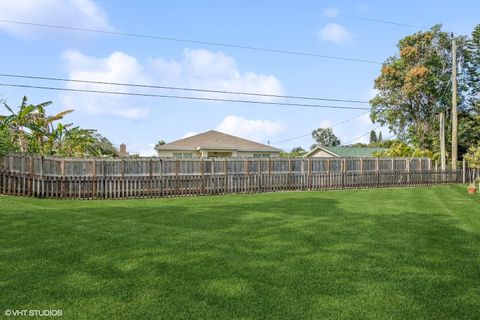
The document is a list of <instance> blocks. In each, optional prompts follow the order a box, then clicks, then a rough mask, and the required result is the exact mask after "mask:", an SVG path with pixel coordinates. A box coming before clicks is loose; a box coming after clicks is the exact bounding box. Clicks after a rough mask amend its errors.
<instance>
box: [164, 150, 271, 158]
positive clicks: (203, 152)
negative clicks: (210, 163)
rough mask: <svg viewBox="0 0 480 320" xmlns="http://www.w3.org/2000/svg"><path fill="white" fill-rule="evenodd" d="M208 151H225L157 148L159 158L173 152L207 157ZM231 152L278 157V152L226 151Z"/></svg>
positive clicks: (239, 155)
mask: <svg viewBox="0 0 480 320" xmlns="http://www.w3.org/2000/svg"><path fill="white" fill-rule="evenodd" d="M208 152H225V150H201V151H197V150H187V151H185V150H178V151H176V150H175V151H174V150H157V154H158V156H159V157H160V158H174V157H175V155H174V154H175V153H191V154H192V158H207V157H208ZM228 152H232V157H234V158H235V157H239V158H254V157H255V154H268V155H269V156H270V157H278V156H279V153H278V152H260V151H259V152H250V151H248V152H247V151H236V150H232V151H228Z"/></svg>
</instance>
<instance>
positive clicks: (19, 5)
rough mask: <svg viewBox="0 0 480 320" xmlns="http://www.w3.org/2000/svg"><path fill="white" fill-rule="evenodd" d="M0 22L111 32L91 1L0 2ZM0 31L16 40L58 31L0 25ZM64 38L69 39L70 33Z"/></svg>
mask: <svg viewBox="0 0 480 320" xmlns="http://www.w3.org/2000/svg"><path fill="white" fill-rule="evenodd" d="M0 8H1V10H0V19H4V20H18V21H28V22H33V23H43V24H55V25H66V26H72V27H76V28H87V29H100V30H113V29H114V28H113V27H112V26H111V25H110V22H109V19H108V15H107V13H106V12H105V11H104V10H103V9H102V8H101V7H100V6H99V5H98V4H97V3H96V2H95V1H93V0H34V1H32V0H14V1H12V0H0ZM0 29H2V30H4V31H6V32H8V33H10V34H13V35H15V36H18V37H28V38H29V37H41V36H52V33H54V34H56V35H58V34H59V33H62V31H59V30H55V31H53V29H48V28H37V27H32V26H26V25H21V24H9V23H1V24H0ZM66 32H68V35H69V36H71V35H72V34H75V33H72V32H71V31H65V32H63V33H66Z"/></svg>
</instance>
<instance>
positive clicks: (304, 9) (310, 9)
mask: <svg viewBox="0 0 480 320" xmlns="http://www.w3.org/2000/svg"><path fill="white" fill-rule="evenodd" d="M247 2H250V3H252V2H251V1H247ZM253 3H255V4H261V5H267V6H273V7H283V8H287V9H294V10H301V11H306V12H309V13H313V14H317V12H314V11H315V10H314V9H312V8H304V7H297V6H290V5H284V4H279V3H272V2H267V1H255V2H253ZM336 16H339V17H344V18H348V19H354V20H361V21H367V22H373V23H379V24H387V25H393V26H397V27H404V28H411V29H420V30H429V29H430V27H426V26H420V25H414V24H409V23H405V22H399V21H391V20H384V19H377V18H371V17H364V16H357V15H348V14H343V13H341V12H338V13H337V14H336ZM336 16H334V17H336ZM334 17H333V18H334Z"/></svg>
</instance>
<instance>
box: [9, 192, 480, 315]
mask: <svg viewBox="0 0 480 320" xmlns="http://www.w3.org/2000/svg"><path fill="white" fill-rule="evenodd" d="M155 203H156V202H147V203H146V204H144V205H140V204H138V205H135V207H132V206H131V204H132V203H131V202H125V205H122V203H121V202H119V204H118V206H117V205H115V206H112V207H109V208H89V209H88V210H85V209H84V208H74V207H73V208H71V209H69V210H68V212H65V211H64V212H62V211H58V212H57V211H55V212H51V213H46V214H43V215H42V219H38V218H37V217H34V216H32V215H27V216H25V218H24V219H25V221H27V222H28V223H25V224H19V225H16V226H15V227H14V228H10V229H7V228H3V229H1V230H2V231H5V232H6V233H4V234H3V235H2V236H0V239H5V240H8V247H5V248H2V249H1V251H0V258H1V259H2V261H3V262H2V263H1V264H0V266H1V269H0V271H2V274H3V275H4V276H0V279H1V280H0V289H1V291H2V292H4V293H2V294H1V295H0V297H2V300H4V301H5V302H6V303H8V304H9V305H12V306H14V307H18V308H19V309H22V308H27V307H35V306H36V307H38V306H39V305H41V304H42V305H48V306H50V305H56V306H59V307H62V308H64V309H65V310H66V311H67V315H66V318H68V317H69V315H70V316H71V317H72V318H85V319H86V318H98V319H100V318H111V317H115V318H122V317H126V315H128V317H131V318H135V317H139V318H152V319H155V318H159V316H160V317H162V316H163V317H165V318H175V317H176V318H182V317H184V318H188V317H192V318H265V317H268V318H279V319H280V318H281V319H285V318H291V319H298V318H342V319H345V318H347V319H348V318H350V319H362V318H379V319H386V318H392V319H408V318H425V319H449V318H458V319H469V318H471V316H472V315H474V314H480V304H479V302H478V301H480V289H479V287H480V286H479V282H478V281H479V280H478V279H480V273H479V268H478V265H479V262H480V261H479V253H480V249H479V244H480V238H479V236H478V234H476V233H473V232H468V231H466V230H464V229H463V228H460V227H459V226H458V222H457V221H456V220H455V219H454V218H452V217H451V216H450V215H447V214H446V213H444V212H440V211H439V212H437V213H433V212H428V213H421V214H419V213H418V212H413V211H409V210H410V208H408V206H405V208H401V207H399V209H398V211H397V212H378V210H375V209H373V208H375V207H376V208H377V209H378V208H381V205H380V206H379V205H378V204H376V206H375V205H374V204H372V207H371V208H358V210H355V211H353V210H347V209H345V206H344V205H343V203H342V201H341V200H339V199H336V198H334V197H329V196H328V195H322V196H321V197H317V196H315V195H308V194H306V195H301V196H297V195H295V194H289V195H288V194H285V195H284V196H280V195H275V196H273V195H270V196H253V197H252V198H251V200H243V201H232V200H231V199H228V200H227V201H222V200H219V201H218V202H215V201H210V203H209V204H208V205H198V203H201V201H200V199H194V200H192V201H185V202H182V203H181V204H175V202H168V203H161V205H158V206H156V205H155ZM158 203H160V202H158ZM8 221H10V222H12V221H13V220H8ZM19 252H21V254H20V255H19V254H18V253H19ZM14 253H15V255H13V254H14ZM5 275H7V276H5ZM4 298H5V299H4Z"/></svg>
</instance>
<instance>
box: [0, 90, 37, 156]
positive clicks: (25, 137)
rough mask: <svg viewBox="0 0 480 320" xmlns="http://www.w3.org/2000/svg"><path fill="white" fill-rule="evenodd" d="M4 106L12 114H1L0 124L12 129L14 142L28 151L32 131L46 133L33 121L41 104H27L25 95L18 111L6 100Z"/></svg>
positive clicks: (21, 148) (21, 149) (22, 150)
mask: <svg viewBox="0 0 480 320" xmlns="http://www.w3.org/2000/svg"><path fill="white" fill-rule="evenodd" d="M3 106H4V107H5V109H7V110H8V111H9V112H10V114H9V115H6V116H3V115H2V116H0V126H2V127H3V128H8V129H9V130H10V132H11V134H12V139H13V142H14V143H15V144H17V145H18V147H19V149H20V151H21V152H27V151H28V146H29V139H30V138H31V136H32V133H33V132H35V133H37V134H44V132H43V131H42V130H41V128H40V127H38V126H37V125H36V124H35V122H34V121H33V118H34V116H33V115H34V113H35V112H36V111H37V110H38V107H39V106H40V105H37V106H35V105H31V104H30V105H29V104H27V97H23V99H22V104H21V105H20V107H19V109H18V112H17V113H15V112H14V111H13V110H12V108H10V106H8V105H7V104H6V103H5V102H4V103H3Z"/></svg>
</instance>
